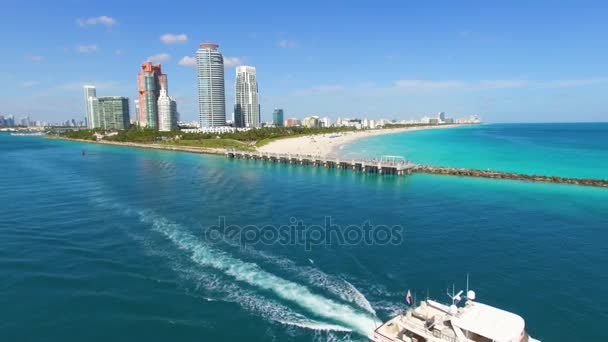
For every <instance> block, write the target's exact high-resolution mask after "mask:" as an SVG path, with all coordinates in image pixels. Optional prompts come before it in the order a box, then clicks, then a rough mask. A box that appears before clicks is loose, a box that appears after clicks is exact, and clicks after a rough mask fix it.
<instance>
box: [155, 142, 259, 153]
mask: <svg viewBox="0 0 608 342" xmlns="http://www.w3.org/2000/svg"><path fill="white" fill-rule="evenodd" d="M162 144H163V145H172V146H185V147H202V148H234V149H237V150H245V151H254V150H255V148H254V147H253V146H252V145H248V144H246V143H243V142H240V141H238V140H233V139H200V140H167V141H163V142H162Z"/></svg>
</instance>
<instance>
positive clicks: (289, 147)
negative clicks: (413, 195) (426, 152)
mask: <svg viewBox="0 0 608 342" xmlns="http://www.w3.org/2000/svg"><path fill="white" fill-rule="evenodd" d="M458 126H463V125H441V126H424V127H403V128H388V129H375V130H366V131H353V132H343V133H330V134H318V135H307V136H304V137H295V138H287V139H280V140H276V141H273V142H271V143H269V144H268V145H265V146H262V147H260V148H259V149H258V150H259V151H260V152H268V153H291V154H304V155H315V156H322V157H328V156H333V155H335V154H337V152H338V150H339V149H340V147H341V146H343V145H346V144H350V143H352V142H353V141H355V140H358V139H362V138H367V137H373V136H376V135H383V134H395V133H403V132H410V131H418V130H423V129H442V128H451V127H458Z"/></svg>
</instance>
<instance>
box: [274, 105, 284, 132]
mask: <svg viewBox="0 0 608 342" xmlns="http://www.w3.org/2000/svg"><path fill="white" fill-rule="evenodd" d="M272 123H273V124H274V125H275V126H276V127H282V126H283V110H282V109H280V108H275V109H274V112H272Z"/></svg>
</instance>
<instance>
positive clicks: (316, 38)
mask: <svg viewBox="0 0 608 342" xmlns="http://www.w3.org/2000/svg"><path fill="white" fill-rule="evenodd" d="M607 13H608V2H606V1H585V0H577V1H542V0H537V1H432V0H428V1H406V0H402V1H382V0H376V1H371V0H370V1H357V0H351V1H337V0H336V1H334V0H325V1H315V0H308V1H251V0H249V1H243V2H240V1H236V0H233V1H203V0H201V1H153V0H152V1H151V0H149V1H139V0H133V1H126V0H123V1H115V0H106V1H84V0H56V1H22V0H18V1H17V0H2V20H0V30H1V32H2V37H3V39H2V41H3V47H2V54H0V79H2V80H3V82H2V84H3V89H2V92H1V93H0V113H1V114H15V115H17V116H22V115H25V114H29V115H31V116H32V117H34V118H37V119H44V120H57V121H58V120H64V119H68V118H82V117H84V114H83V112H84V104H83V100H82V88H81V87H82V85H83V84H88V83H90V84H94V85H96V86H97V93H98V95H100V96H104V95H122V96H128V97H130V98H131V99H134V98H135V97H136V95H137V73H138V69H139V66H140V64H141V63H142V62H144V61H146V60H147V59H152V60H155V61H157V62H160V63H161V64H162V66H163V71H164V72H165V73H166V74H167V75H168V81H169V93H170V95H172V96H175V97H176V98H177V100H178V110H179V112H180V113H181V115H182V119H185V120H194V119H196V118H197V117H198V114H197V109H196V77H195V69H194V68H193V67H192V66H189V65H180V61H182V63H181V64H188V63H183V61H184V60H185V61H187V58H186V59H184V57H191V56H193V55H194V52H195V51H196V49H197V47H198V44H199V43H201V42H215V43H218V44H220V50H221V52H222V53H223V54H224V57H225V59H226V61H227V64H229V65H227V67H226V95H227V103H226V107H227V113H228V114H229V113H231V112H232V110H231V108H232V106H233V101H234V100H233V98H234V90H233V87H234V78H235V75H234V73H235V70H234V66H235V65H238V64H244V65H253V66H255V67H256V68H257V72H258V82H259V87H260V95H261V99H260V101H261V106H262V119H263V120H268V119H269V118H270V117H271V113H272V110H273V108H275V107H281V108H284V109H285V113H286V114H285V115H286V116H288V117H291V116H296V117H303V116H307V115H322V116H325V115H327V116H330V117H333V118H336V117H338V116H343V117H344V116H349V117H353V116H359V117H363V116H367V117H370V118H379V117H387V118H414V117H419V116H422V115H426V114H431V113H434V112H438V111H445V112H447V113H448V116H456V117H458V116H465V115H469V114H480V115H481V116H482V117H483V119H484V120H486V121H489V122H548V121H608V96H607V95H608V39H607V36H608V20H606V14H607ZM167 34H168V35H169V36H165V39H161V38H162V37H163V35H167ZM132 115H133V113H132Z"/></svg>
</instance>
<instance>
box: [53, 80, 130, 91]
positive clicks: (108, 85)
mask: <svg viewBox="0 0 608 342" xmlns="http://www.w3.org/2000/svg"><path fill="white" fill-rule="evenodd" d="M85 84H92V85H94V86H95V87H96V88H97V90H98V91H99V89H103V90H104V91H112V90H117V89H119V90H122V89H121V87H123V86H124V83H120V82H116V81H101V80H85V81H80V82H68V83H62V84H59V85H57V86H55V87H53V90H59V91H70V92H74V91H78V90H82V87H83V86H84V85H85Z"/></svg>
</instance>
